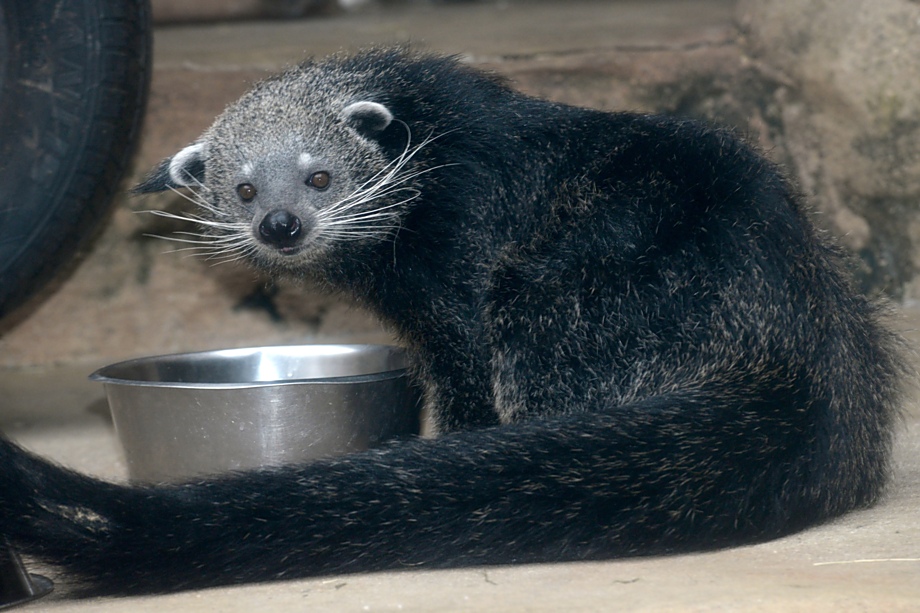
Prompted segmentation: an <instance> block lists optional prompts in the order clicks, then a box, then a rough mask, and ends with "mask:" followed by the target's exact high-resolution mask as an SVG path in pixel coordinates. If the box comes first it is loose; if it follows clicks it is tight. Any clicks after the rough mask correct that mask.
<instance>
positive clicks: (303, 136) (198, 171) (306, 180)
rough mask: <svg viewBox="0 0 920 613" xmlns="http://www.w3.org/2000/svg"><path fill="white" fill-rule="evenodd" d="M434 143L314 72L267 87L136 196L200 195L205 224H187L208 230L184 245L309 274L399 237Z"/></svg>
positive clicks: (286, 76) (237, 107) (160, 168)
mask: <svg viewBox="0 0 920 613" xmlns="http://www.w3.org/2000/svg"><path fill="white" fill-rule="evenodd" d="M395 142H398V143H399V144H398V146H394V145H393V143H395ZM428 142H430V139H429V140H424V141H422V142H420V143H414V142H412V135H411V133H410V131H409V128H408V126H407V124H405V123H403V122H402V121H400V120H399V119H397V118H395V117H394V115H393V113H392V112H391V111H390V109H389V108H388V106H387V105H386V104H384V103H382V102H378V101H375V100H373V99H369V98H368V97H367V96H361V95H360V94H359V93H357V92H355V91H351V92H350V91H349V88H348V86H347V84H343V83H330V80H329V78H328V76H327V77H326V78H323V75H322V74H320V73H319V69H318V68H314V69H313V70H312V71H311V70H310V67H306V68H301V69H298V70H297V71H291V72H289V73H286V74H283V75H281V76H279V77H277V78H274V79H270V80H268V81H265V82H263V83H261V84H259V85H258V86H257V87H256V88H255V89H254V90H252V91H251V92H250V93H248V94H247V95H245V96H244V97H243V98H241V99H240V100H239V101H238V102H237V103H235V104H234V105H232V106H230V107H229V108H228V109H227V110H226V111H225V112H224V113H223V114H222V115H221V116H220V117H218V119H217V120H216V121H215V123H214V124H213V125H212V126H211V127H210V128H209V129H208V130H207V131H206V132H205V133H204V134H203V135H202V136H201V137H200V138H199V139H198V140H197V141H195V142H194V143H193V144H191V145H189V146H188V147H185V148H184V149H182V150H181V151H179V152H178V153H176V154H175V155H173V156H172V157H169V158H167V159H166V160H164V161H163V162H162V163H161V164H160V165H159V166H158V167H157V168H156V169H155V170H154V171H153V172H152V173H151V174H150V175H149V177H148V178H147V179H146V180H145V181H144V182H143V183H142V184H141V185H139V186H138V187H136V188H135V192H138V193H147V192H156V191H163V190H169V189H172V190H176V189H179V188H188V189H189V190H190V191H191V194H192V196H191V198H190V199H191V200H192V201H193V202H195V203H196V204H197V205H198V206H199V207H200V208H201V209H202V211H203V214H202V215H200V216H197V215H195V216H191V217H185V219H187V220H191V221H194V222H196V223H198V224H200V225H201V226H203V227H204V231H203V232H201V233H199V234H193V236H192V238H187V239H181V240H184V241H185V242H191V243H193V247H192V248H198V249H201V250H202V252H204V253H209V254H210V255H212V256H215V257H219V258H225V259H237V258H248V259H251V260H253V261H255V262H256V263H258V264H260V265H261V266H263V267H265V268H268V269H275V270H284V269H287V270H293V271H298V272H302V271H304V270H307V269H309V267H310V265H312V264H314V263H315V261H317V260H318V259H322V258H324V257H328V256H329V255H330V254H332V253H335V252H337V251H340V250H341V249H349V248H351V249H355V248H360V246H361V245H365V246H366V245H368V244H372V243H374V242H380V241H383V240H386V239H387V238H389V237H392V236H393V235H394V234H395V233H396V232H397V231H398V229H399V227H400V226H401V223H402V220H403V219H404V217H405V215H406V214H407V211H408V205H409V203H410V202H411V201H412V200H414V199H415V198H416V197H417V196H418V194H419V192H418V189H417V186H416V185H415V182H414V179H416V177H418V176H419V175H420V174H422V173H424V172H426V170H425V169H422V168H421V167H419V165H418V160H417V159H416V154H417V153H418V152H419V151H420V150H421V149H422V148H423V147H424V146H425V145H426V144H427V143H428ZM419 157H421V156H419ZM164 214H165V213H164ZM165 215H167V216H171V215H169V214H165Z"/></svg>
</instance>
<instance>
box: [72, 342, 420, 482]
mask: <svg viewBox="0 0 920 613" xmlns="http://www.w3.org/2000/svg"><path fill="white" fill-rule="evenodd" d="M90 379H93V380H95V381H101V382H102V383H104V384H105V390H106V395H107V396H108V400H109V407H110V408H111V411H112V419H113V420H114V422H115V429H116V432H117V434H118V438H119V439H120V441H121V443H122V446H123V447H124V450H125V456H126V459H127V463H128V473H129V476H130V478H131V479H132V480H134V481H143V482H162V481H181V480H186V479H190V478H193V477H196V476H200V475H204V474H211V473H219V472H224V471H230V470H243V469H248V468H256V467H262V466H270V465H280V464H287V463H294V462H301V461H304V460H310V459H314V458H318V457H322V456H328V455H334V454H341V453H347V452H351V451H358V450H362V449H367V448H369V447H372V446H374V445H375V444H377V443H379V442H381V441H383V440H385V439H388V438H391V437H394V436H399V435H408V434H416V433H418V427H419V421H418V419H419V395H418V393H417V391H416V390H415V389H414V388H413V387H412V386H411V385H410V384H409V379H408V376H407V373H406V357H405V353H404V352H403V350H402V349H399V348H397V347H391V346H387V345H299V346H281V347H256V348H250V349H227V350H221V351H208V352H200V353H186V354H174V355H166V356H157V357H149V358H141V359H137V360H130V361H127V362H120V363H118V364H112V365H110V366H106V367H104V368H102V369H100V370H98V371H96V372H95V373H93V374H92V375H90Z"/></svg>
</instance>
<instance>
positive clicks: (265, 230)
mask: <svg viewBox="0 0 920 613" xmlns="http://www.w3.org/2000/svg"><path fill="white" fill-rule="evenodd" d="M302 232H303V224H302V223H301V221H300V218H299V217H297V216H296V215H293V214H291V213H289V212H288V211H285V210H284V209H278V210H277V211H272V212H271V213H269V214H268V215H266V216H265V218H264V219H263V220H262V223H260V224H259V234H260V235H261V236H262V240H264V241H265V242H266V243H268V244H269V245H272V246H273V247H278V248H284V247H292V246H293V245H295V244H296V243H297V239H298V238H300V234H301V233H302Z"/></svg>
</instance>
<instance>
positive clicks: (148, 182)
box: [131, 142, 207, 194]
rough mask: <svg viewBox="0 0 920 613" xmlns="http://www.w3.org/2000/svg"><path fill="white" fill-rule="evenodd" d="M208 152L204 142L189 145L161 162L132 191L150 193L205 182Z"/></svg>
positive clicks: (193, 185)
mask: <svg viewBox="0 0 920 613" xmlns="http://www.w3.org/2000/svg"><path fill="white" fill-rule="evenodd" d="M206 153H207V147H206V146H205V144H204V143H202V142H197V143H194V144H192V145H189V146H188V147H186V148H185V149H183V150H182V151H180V152H179V153H177V154H176V155H174V156H172V157H169V158H166V159H165V160H163V161H162V162H160V165H159V166H157V167H156V168H155V169H154V170H153V171H152V172H151V173H150V174H149V175H147V178H146V179H144V181H143V182H142V183H141V184H140V185H138V186H137V187H135V188H134V189H133V190H131V191H133V192H134V193H135V194H149V193H151V192H162V191H166V190H167V189H170V188H177V187H195V186H196V185H200V184H201V183H203V182H204V161H205V155H206Z"/></svg>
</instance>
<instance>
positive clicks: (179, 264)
mask: <svg viewBox="0 0 920 613" xmlns="http://www.w3.org/2000/svg"><path fill="white" fill-rule="evenodd" d="M662 4H667V3H666V2H665V3H662V2H646V3H644V4H643V3H635V2H633V3H629V2H623V6H626V5H629V6H628V7H627V8H628V9H629V11H633V12H632V13H629V15H630V18H637V17H636V16H637V15H640V14H641V13H642V11H651V12H653V13H654V12H655V11H660V10H661V6H662ZM704 4H705V7H706V8H708V9H709V10H714V11H715V12H716V17H717V18H716V19H714V20H713V21H714V23H715V25H712V26H709V25H692V26H686V25H685V24H686V20H687V16H686V15H683V16H679V15H677V13H678V12H679V8H680V7H678V6H676V5H675V6H672V7H671V9H670V11H669V12H667V14H666V15H664V16H662V15H661V14H659V13H654V15H653V16H655V19H661V20H664V19H665V18H666V17H667V16H670V17H669V18H670V19H671V21H672V22H673V24H672V25H668V26H667V27H666V28H663V29H659V30H654V32H657V33H653V34H647V33H646V31H644V30H643V31H639V32H637V33H636V34H635V35H634V36H633V37H632V38H630V39H629V40H624V39H623V38H622V37H624V36H625V37H626V38H629V36H628V35H629V33H628V32H627V33H626V34H624V33H623V32H621V33H620V35H619V37H614V38H611V37H610V36H609V33H607V32H606V31H604V30H602V29H600V30H597V29H596V28H595V30H597V31H595V30H592V27H589V26H586V25H584V24H582V25H581V26H580V27H582V28H583V29H582V30H581V32H582V34H581V35H580V36H581V37H582V38H577V37H575V38H573V37H571V36H568V37H567V36H566V35H565V32H564V31H560V32H558V33H557V34H558V38H557V39H555V40H553V41H551V43H548V42H546V41H547V39H546V38H545V32H544V31H543V30H534V31H535V32H539V33H540V34H539V37H535V38H534V40H525V38H524V37H522V38H521V39H520V41H518V40H517V39H515V40H511V39H509V41H501V43H500V44H498V43H494V42H493V41H492V40H491V39H487V38H484V36H485V35H483V34H482V33H481V32H479V31H478V30H477V29H475V28H476V27H477V26H478V24H481V23H482V22H481V19H482V15H481V14H479V13H477V14H472V12H473V11H485V10H487V9H486V8H483V5H480V4H476V5H469V6H470V7H472V8H469V9H464V10H469V11H471V15H470V16H469V19H468V21H469V23H468V24H467V25H463V24H464V23H465V22H463V21H462V20H461V21H460V22H456V21H453V22H451V25H450V27H447V26H444V25H443V24H440V25H439V22H438V19H437V14H436V13H432V16H433V17H431V19H433V20H434V21H431V22H428V23H427V24H426V23H424V22H414V21H411V20H407V21H405V23H407V24H409V23H410V22H411V23H412V24H414V27H418V28H427V29H428V30H429V31H435V29H436V28H437V27H442V28H447V29H444V30H443V32H442V33H441V34H439V35H438V36H440V37H441V38H438V37H434V39H433V43H432V45H431V46H432V48H435V49H444V50H447V51H450V52H459V51H464V52H468V55H467V57H468V59H469V61H471V62H473V63H475V64H477V65H481V66H484V67H486V68H489V69H492V70H495V71H497V72H499V73H501V74H504V75H506V76H508V77H509V78H510V79H511V80H512V81H513V82H514V83H515V84H516V85H517V86H518V87H519V88H521V89H523V90H525V91H527V92H530V93H533V94H536V95H540V96H544V97H548V98H551V99H555V100H559V101H564V102H569V103H572V104H578V105H583V106H592V107H597V108H605V109H611V110H618V109H629V110H642V111H654V112H665V113H673V114H678V115H685V116H693V117H699V118H703V119H708V120H710V121H713V122H715V123H718V124H721V125H727V126H733V127H734V128H735V129H736V130H737V131H738V132H740V133H742V134H744V135H746V136H747V137H748V138H750V139H751V140H753V141H755V142H758V143H759V144H760V145H761V147H762V148H763V149H764V150H765V151H766V152H767V154H768V155H769V156H771V157H772V158H773V159H774V160H775V161H776V162H778V163H779V164H781V165H783V166H784V167H785V168H786V170H787V172H788V174H790V175H791V176H792V177H793V178H794V180H795V181H796V182H797V184H798V186H799V187H800V189H801V191H802V192H803V193H804V194H805V195H806V196H807V197H808V198H809V199H810V200H811V202H812V204H813V205H814V207H815V208H816V210H817V214H816V221H817V222H818V223H819V224H820V225H822V226H823V227H825V228H826V229H827V230H828V231H829V232H831V233H833V234H835V235H838V236H839V237H840V238H841V240H842V242H843V243H844V244H845V245H846V246H847V247H849V248H850V249H852V250H853V251H854V252H855V253H856V254H857V255H858V256H859V257H858V258H857V259H855V260H854V265H855V268H856V269H857V272H858V276H859V279H860V282H861V283H862V285H863V287H864V288H865V289H867V290H869V291H885V292H887V293H888V294H890V295H892V296H894V297H895V298H897V299H904V300H907V301H913V300H917V299H918V298H920V281H917V280H915V277H917V276H918V273H920V253H918V250H917V247H915V245H920V216H918V206H920V91H918V89H920V2H917V1H915V0H872V1H871V2H867V1H857V0H835V1H833V2H831V1H824V0H743V1H742V2H740V4H738V5H737V6H735V5H733V4H732V3H730V2H718V1H716V0H708V1H707V2H706V3H704ZM619 5H620V3H619V2H617V3H611V4H609V5H608V4H606V3H598V4H596V5H594V6H595V8H593V9H592V8H591V6H590V5H589V3H584V2H582V3H576V6H575V7H574V9H573V8H572V7H571V6H568V5H567V6H568V8H564V11H565V14H564V15H559V14H558V13H553V15H550V16H546V15H544V12H546V11H547V10H550V11H557V12H558V11H560V10H563V8H553V7H554V6H556V5H551V4H546V5H541V4H539V3H535V4H533V5H532V8H530V7H529V6H524V8H523V9H521V10H524V11H525V13H529V14H531V18H533V19H535V20H537V21H538V22H540V23H545V22H546V21H547V20H550V21H551V22H553V23H556V22H559V23H564V22H565V19H568V18H571V17H572V16H573V14H576V16H580V18H581V19H582V20H588V21H587V23H589V24H590V17H591V12H590V11H591V10H603V11H609V10H612V8H611V7H612V6H619ZM509 6H511V5H509ZM514 6H517V4H515V5H514ZM514 6H511V8H510V9H508V10H511V9H513V8H514ZM694 6H696V5H694ZM476 7H479V8H476ZM548 7H549V8H548ZM586 7H587V8H586ZM575 9H577V10H575ZM491 14H492V13H489V15H491ZM732 14H734V15H736V17H737V19H736V23H735V24H733V23H732V21H731V15H732ZM457 15H458V16H459V15H460V14H459V13H458V14H457ZM477 15H479V16H478V17H477ZM525 16H526V15H525V14H519V15H518V17H517V19H524V18H525ZM563 17H564V18H565V19H564V18H563ZM607 17H608V19H609V15H607ZM375 19H376V18H375ZM413 19H415V18H413ZM553 20H556V21H553ZM576 22H577V20H576ZM350 23H351V22H342V23H339V22H316V23H311V22H304V24H303V25H302V26H300V25H298V26H297V28H298V36H299V33H300V28H303V31H304V32H310V31H312V32H313V33H314V34H313V36H314V37H316V38H315V39H314V40H311V43H310V44H313V45H315V46H319V45H321V44H323V43H322V42H321V41H319V39H318V37H319V36H320V34H321V31H320V30H319V28H323V31H330V30H332V31H336V30H335V28H344V29H345V30H346V31H351V30H349V28H350V27H351V26H350V25H349V24H350ZM362 23H365V22H362ZM376 23H377V22H376V21H374V22H372V21H367V22H366V23H365V25H364V26H363V27H364V28H365V29H367V30H368V32H370V34H368V36H370V35H372V34H373V35H375V36H376V35H377V34H374V32H377V31H376V30H372V28H377V27H383V26H377V25H374V24H376ZM394 23H396V22H394ZM399 23H403V22H399ZM457 23H460V25H459V26H458V25H457ZM578 23H581V22H578ZM648 23H654V20H650V21H648ZM397 25H398V24H397ZM240 27H242V28H243V29H242V30H237V29H233V28H223V27H218V28H214V29H212V30H209V33H210V34H209V35H210V36H213V37H215V39H216V40H218V42H219V41H220V39H221V38H222V37H223V38H229V39H232V40H231V42H232V45H230V46H229V47H228V49H231V50H232V49H235V48H236V47H235V45H237V44H238V43H239V49H240V52H239V53H237V55H230V54H229V53H228V54H226V55H228V57H217V58H212V60H210V63H208V62H207V61H205V60H204V59H202V58H196V57H194V55H193V54H188V55H184V53H185V52H184V51H183V49H181V48H180V47H182V45H183V44H189V43H188V42H185V43H183V41H187V40H188V39H187V38H183V37H182V36H178V35H175V34H176V33H175V32H173V34H171V35H170V37H167V38H166V39H162V38H161V39H160V41H161V43H162V41H164V40H168V41H170V43H171V44H172V45H173V46H174V49H173V50H172V52H173V55H175V56H179V57H181V58H182V59H181V61H172V62H165V63H162V62H161V63H160V64H159V65H158V66H157V67H156V69H155V71H154V82H153V87H152V95H151V101H150V109H149V113H148V117H147V121H146V126H145V130H144V139H143V142H142V144H141V147H140V150H139V151H138V154H137V155H136V158H135V162H136V169H135V172H134V174H133V176H132V177H131V178H130V180H129V182H128V183H130V181H135V180H137V179H138V178H140V176H141V175H142V174H143V172H144V171H145V170H146V169H147V168H149V167H151V166H152V165H153V164H155V163H156V162H157V161H158V160H159V159H161V158H162V157H164V156H166V155H169V154H171V153H173V152H175V151H176V150H178V149H179V148H181V147H182V146H184V145H186V144H188V143H189V142H190V141H191V140H192V139H194V138H195V137H196V136H197V135H198V134H199V133H200V131H201V130H202V129H203V128H204V127H206V126H207V125H208V124H209V123H210V121H211V120H212V118H213V117H214V116H215V115H216V114H217V113H219V112H220V111H221V110H222V108H223V107H224V106H225V105H226V104H227V103H228V102H230V101H232V100H233V99H235V98H236V97H237V96H238V95H239V94H240V93H242V91H244V90H245V89H246V87H247V86H248V84H249V83H251V82H252V81H254V80H256V79H258V78H260V77H262V76H264V75H265V74H267V73H268V72H269V71H271V70H276V69H278V68H280V67H281V66H282V65H283V64H284V63H287V62H290V61H292V60H295V59H297V58H296V57H295V56H296V52H295V51H291V49H300V48H302V45H303V43H301V42H300V39H299V38H296V37H294V39H292V40H288V39H278V38H275V39H272V40H271V41H269V42H268V43H265V42H264V41H261V38H259V40H255V39H253V38H252V37H253V36H256V37H262V36H263V35H264V34H265V33H266V32H268V33H271V32H274V30H272V29H271V28H272V27H274V26H253V27H249V26H240ZM387 27H389V26H387ZM399 27H400V28H401V27H402V25H399ZM407 27H408V26H407ZM604 27H605V28H606V27H612V26H608V25H605V26H604ZM352 29H353V28H352ZM393 29H394V31H397V28H396V27H395V26H394V27H393ZM455 29H458V33H456V34H455V38H454V39H450V36H451V32H453V30H455ZM480 29H481V28H480ZM359 31H360V28H359ZM381 31H382V30H381ZM400 31H401V30H400ZM410 31H411V30H410ZM336 32H337V31H336ZM591 32H594V34H593V35H592V34H590V33H591ZM241 33H242V34H241ZM401 35H404V34H401ZM241 36H242V39H241V38H240V37H241ZM335 36H340V34H338V33H337V34H335ZM477 36H479V38H477ZM519 36H520V35H519ZM592 36H593V38H592ZM247 37H249V38H247ZM442 38H443V40H442ZM336 40H338V39H336ZM252 42H258V43H259V44H260V45H261V46H255V47H253V50H252V51H246V49H247V47H246V45H247V44H249V43H252ZM329 42H330V43H331V42H334V41H331V40H330V41H329ZM519 43H520V47H519V48H520V49H524V48H527V49H531V51H527V52H515V53H511V52H500V51H497V50H496V49H497V48H498V47H502V48H506V50H507V49H511V50H513V49H515V48H518V47H516V46H517V45H518V44H519ZM335 44H338V43H335ZM550 44H551V45H552V46H553V48H552V49H551V50H545V51H542V52H534V51H532V49H537V48H544V49H546V48H548V46H549V45H550ZM266 45H267V46H266ZM269 48H270V49H271V50H272V51H271V52H270V53H269ZM318 48H319V47H318ZM333 48H335V47H334V46H333ZM279 50H281V51H283V52H284V53H285V54H287V55H285V57H284V58H283V59H280V60H279V56H280V55H281V51H279ZM316 52H317V53H321V52H323V51H319V50H317V51H316ZM186 57H188V58H189V59H187V60H186V59H185V58H186ZM244 61H245V63H243V62H244ZM147 208H165V209H167V210H173V211H181V210H183V209H190V208H191V207H189V206H188V205H187V203H185V202H183V201H182V200H181V199H180V198H177V197H175V196H173V195H164V196H157V197H153V198H144V199H139V198H129V197H127V196H124V197H122V198H120V200H119V202H118V203H117V208H116V211H115V213H114V216H113V219H112V221H111V223H110V225H109V226H108V228H107V229H106V231H105V232H104V234H103V236H102V238H101V240H100V241H99V242H98V243H97V245H96V247H95V248H94V250H93V252H92V253H91V254H90V256H89V258H87V260H86V261H85V262H84V263H83V265H82V266H81V267H80V268H79V269H78V270H77V271H76V272H75V274H74V275H73V276H72V277H71V278H70V279H69V280H67V281H66V282H65V283H63V284H62V286H61V288H60V291H58V292H57V293H56V294H54V295H53V296H51V297H50V298H49V299H47V300H44V301H39V302H36V303H35V304H34V305H32V307H31V308H30V309H28V310H27V312H24V313H23V314H22V316H21V317H20V318H19V320H17V321H12V322H9V321H8V322H4V328H5V329H3V330H0V367H4V366H5V367H15V366H22V365H30V364H39V365H40V364H47V363H49V362H55V361H73V360H80V359H86V360H90V361H99V360H105V359H114V358H121V357H125V356H129V355H138V354H152V353H161V352H169V351H180V350H192V349H204V348H211V347H220V346H231V345H235V346H239V345H246V344H267V343H292V342H302V341H317V340H330V339H337V340H338V339H341V340H355V341H358V340H380V339H386V338H387V336H386V334H385V332H383V331H381V330H380V328H379V326H377V324H376V323H375V322H374V321H373V320H372V319H371V318H370V317H368V316H367V315H366V314H364V313H361V312H359V311H357V310H355V309H353V308H351V307H349V306H348V305H346V304H344V303H343V302H342V301H340V300H338V299H336V298H335V297H329V296H323V295H321V294H318V293H317V292H315V291H312V290H311V289H310V288H303V287H299V286H297V285H296V284H293V283H287V282H283V283H278V284H272V283H269V282H268V280H267V279H264V278H261V277H259V276H257V275H256V274H255V273H253V272H252V271H250V270H248V269H246V268H245V267H242V266H235V265H233V264H223V265H219V266H212V265H210V263H208V262H203V261H201V260H200V259H195V258H188V257H184V255H183V254H182V253H173V254H167V253H164V252H165V251H168V250H170V249H171V248H172V247H171V246H170V245H169V244H167V243H165V242H164V241H161V240H157V239H153V238H150V237H149V236H148V235H149V234H164V233H169V231H170V230H175V229H179V228H178V225H176V224H174V223H171V222H166V221H163V220H162V219H158V218H154V217H152V216H150V215H143V214H139V213H136V212H135V211H137V210H141V209H147Z"/></svg>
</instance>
